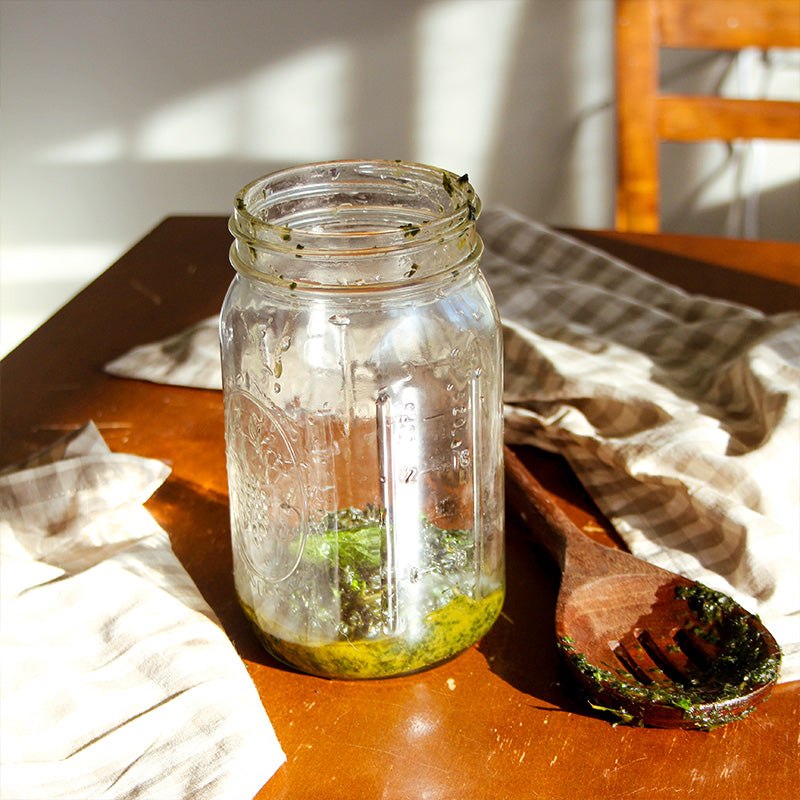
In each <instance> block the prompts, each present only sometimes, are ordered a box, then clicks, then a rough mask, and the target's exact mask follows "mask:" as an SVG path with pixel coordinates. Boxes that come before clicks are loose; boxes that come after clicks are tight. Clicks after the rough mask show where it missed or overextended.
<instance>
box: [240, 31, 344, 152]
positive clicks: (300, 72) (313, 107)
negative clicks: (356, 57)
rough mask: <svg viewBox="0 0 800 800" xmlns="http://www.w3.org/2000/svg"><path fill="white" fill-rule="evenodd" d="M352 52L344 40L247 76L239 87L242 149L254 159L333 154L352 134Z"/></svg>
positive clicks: (300, 54) (342, 146)
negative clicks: (349, 126) (349, 122)
mask: <svg viewBox="0 0 800 800" xmlns="http://www.w3.org/2000/svg"><path fill="white" fill-rule="evenodd" d="M352 84H353V74H352V56H351V51H350V49H349V47H347V46H346V45H344V44H330V45H327V46H323V47H319V48H316V49H314V50H309V51H307V52H304V53H299V54H297V55H295V56H293V57H292V58H290V59H287V60H285V61H283V62H280V63H278V64H274V65H271V66H270V67H268V68H267V69H264V70H263V71H262V72H260V73H258V74H257V75H255V76H253V77H251V78H250V79H249V80H248V81H247V82H246V84H245V86H244V88H243V91H242V108H241V112H240V113H241V117H240V118H239V119H238V120H237V122H238V124H239V125H240V130H241V131H242V135H243V138H242V141H241V142H240V147H241V151H242V152H243V153H244V154H245V155H247V156H248V157H251V158H255V159H270V160H273V161H293V162H300V161H316V160H320V159H325V158H335V157H336V156H338V155H340V154H341V153H342V152H344V151H345V150H346V149H347V145H348V142H349V139H350V136H349V131H348V116H349V114H348V111H349V109H350V107H351V98H350V96H349V95H350V87H351V86H352Z"/></svg>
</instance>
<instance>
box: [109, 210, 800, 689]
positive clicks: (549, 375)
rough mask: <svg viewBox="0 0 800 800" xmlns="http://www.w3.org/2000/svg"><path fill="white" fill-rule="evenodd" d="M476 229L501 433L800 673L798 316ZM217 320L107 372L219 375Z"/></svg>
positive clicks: (199, 381)
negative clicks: (748, 619)
mask: <svg viewBox="0 0 800 800" xmlns="http://www.w3.org/2000/svg"><path fill="white" fill-rule="evenodd" d="M479 228H480V232H481V235H482V237H483V239H484V243H485V246H486V251H485V254H484V258H483V261H482V263H481V268H482V270H483V272H484V274H485V275H486V278H487V280H488V282H489V285H490V286H491V288H492V291H493V293H494V296H495V299H496V301H497V304H498V307H499V309H500V314H501V317H502V320H503V326H504V336H505V348H504V349H505V401H506V438H507V440H508V441H509V442H511V443H530V444H535V445H537V446H539V447H542V448H545V449H547V450H551V451H556V452H559V453H561V454H563V455H564V456H565V457H566V458H567V460H568V461H569V463H570V464H571V466H572V467H573V469H574V470H575V472H576V474H577V475H578V477H579V478H580V480H581V482H582V483H583V484H584V486H585V487H586V489H587V490H588V491H589V493H590V494H591V495H592V497H593V498H594V500H595V501H596V503H597V504H598V506H599V507H600V508H601V509H602V511H603V512H604V513H605V515H606V516H607V517H608V519H609V520H610V521H611V522H612V524H613V525H614V526H615V528H616V529H617V531H618V532H619V533H620V535H621V536H622V537H623V539H624V540H625V541H626V543H627V544H628V546H629V547H630V549H631V551H632V552H633V553H634V554H635V555H637V556H639V557H640V558H643V559H645V560H647V561H650V562H652V563H654V564H657V565H659V566H661V567H664V568H665V569H669V570H672V571H674V572H678V573H680V574H683V575H686V576H687V577H689V578H692V579H694V580H700V581H702V582H703V583H705V584H706V585H708V586H710V587H712V588H714V589H717V590H719V591H723V592H725V593H727V594H729V595H731V596H732V597H734V598H735V599H736V600H737V601H738V602H739V603H741V604H742V605H743V606H744V607H746V608H748V609H749V610H750V611H753V612H754V613H758V614H760V615H761V617H762V618H763V620H764V622H765V623H766V624H767V626H768V627H769V629H770V630H771V632H772V633H773V635H774V636H775V638H776V639H777V640H778V641H779V643H780V644H781V646H782V647H783V650H784V661H783V672H782V678H781V679H782V680H783V681H786V680H790V679H797V678H800V313H786V314H779V315H774V316H766V315H764V314H762V313H760V312H758V311H755V310H753V309H750V308H746V307H743V306H739V305H735V304H732V303H726V302H722V301H718V300H712V299H709V298H705V297H699V296H691V295H687V294H686V293H684V292H682V291H680V290H679V289H676V288H675V287H672V286H669V285H667V284H665V283H663V282H662V281H659V280H656V279H654V278H651V277H649V276H647V275H646V274H644V273H643V272H641V271H639V270H636V269H634V268H633V267H631V266H629V265H627V264H625V263H623V262H621V261H619V260H617V259H614V258H612V257H610V256H609V255H608V254H606V253H603V252H601V251H599V250H595V249H593V248H590V247H588V246H586V245H584V244H583V243H580V242H577V241H575V240H573V239H570V238H569V237H567V236H564V235H562V234H559V233H556V232H554V231H552V230H550V229H548V228H546V227H544V226H542V225H539V224H536V223H534V222H532V221H530V220H527V219H525V218H523V217H520V216H518V215H516V214H514V213H512V212H508V211H505V210H501V209H492V210H488V211H486V212H484V214H483V216H482V217H481V219H480V221H479ZM216 330H217V319H216V318H212V319H208V320H205V321H203V322H202V323H200V324H199V325H198V326H196V327H195V328H193V329H190V330H188V331H185V332H182V333H179V334H176V336H175V337H173V338H172V339H169V340H167V341H166V342H161V343H154V344H151V345H145V346H143V347H140V348H137V349H136V350H134V351H132V352H130V353H128V354H126V355H124V356H123V357H122V358H120V359H119V360H118V361H117V362H115V363H114V364H113V365H110V367H109V370H110V371H112V372H114V373H115V374H118V375H125V376H129V377H136V378H144V379H149V380H155V381H163V382H169V383H172V382H177V383H180V382H182V381H183V376H184V375H190V376H191V379H190V380H187V381H186V385H194V386H203V387H206V388H219V386H220V375H219V355H218V353H217V352H216V350H215V349H213V348H212V347H211V345H210V344H209V342H210V341H211V340H212V338H213V337H215V336H216ZM172 353H180V354H181V359H180V362H179V363H178V362H177V361H176V359H174V357H173V356H172V355H171V354H172ZM176 369H177V370H180V371H179V372H176Z"/></svg>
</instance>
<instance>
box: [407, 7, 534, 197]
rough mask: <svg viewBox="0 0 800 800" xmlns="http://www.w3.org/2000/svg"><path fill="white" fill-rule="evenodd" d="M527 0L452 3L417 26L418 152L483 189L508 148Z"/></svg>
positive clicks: (423, 16)
mask: <svg viewBox="0 0 800 800" xmlns="http://www.w3.org/2000/svg"><path fill="white" fill-rule="evenodd" d="M525 4H526V3H525V0H505V2H502V3H499V2H495V1H494V0H447V2H441V3H437V4H435V5H431V6H428V7H426V8H425V9H424V10H423V11H422V12H421V13H420V15H419V18H418V25H417V37H418V43H419V45H418V54H417V55H418V58H417V60H416V65H417V66H416V69H417V82H416V86H415V89H416V102H417V106H416V119H415V125H414V136H415V142H414V144H415V153H414V157H415V158H416V159H417V160H418V161H422V162H425V163H429V164H436V165H437V166H441V167H444V168H446V169H451V170H453V171H454V172H463V171H464V170H465V169H467V168H468V169H469V175H470V179H471V182H472V184H473V185H474V186H475V187H476V188H477V189H478V191H479V192H480V191H481V187H482V186H485V185H487V184H488V179H489V170H490V168H491V164H490V163H489V162H490V158H491V156H492V154H493V148H495V147H501V146H502V143H501V142H499V141H498V140H499V138H500V136H501V134H502V131H501V128H500V123H501V121H502V119H503V111H504V109H503V102H504V100H505V99H506V97H507V93H508V88H509V84H510V81H511V79H512V75H511V70H512V65H513V57H514V46H513V45H514V36H515V32H516V31H517V29H518V27H519V24H520V21H521V16H522V13H523V11H524V8H525Z"/></svg>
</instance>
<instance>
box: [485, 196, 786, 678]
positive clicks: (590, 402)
mask: <svg viewBox="0 0 800 800" xmlns="http://www.w3.org/2000/svg"><path fill="white" fill-rule="evenodd" d="M481 223H482V225H481V234H482V236H483V238H484V241H485V244H486V255H485V257H484V260H483V262H482V264H481V266H482V269H483V272H484V274H485V275H486V278H487V280H488V281H489V284H490V285H491V287H492V290H493V293H494V296H495V300H496V301H497V304H498V307H499V309H500V314H501V317H502V319H503V321H504V336H505V340H504V341H505V346H504V353H505V402H506V439H507V441H509V442H511V443H518V444H521V443H528V444H535V445H538V446H540V447H543V448H545V449H548V450H552V451H557V452H559V453H561V454H562V455H563V456H565V457H566V459H567V460H568V461H569V463H570V465H571V466H572V468H573V469H574V471H575V473H576V474H577V476H578V477H579V478H580V480H581V482H582V483H583V485H584V486H585V487H586V489H587V490H588V491H589V493H590V494H591V496H592V497H593V499H594V500H595V502H596V503H597V504H598V506H599V507H600V509H601V510H602V511H603V512H604V514H605V515H606V516H607V517H608V519H609V520H610V521H611V522H612V524H613V525H614V527H615V529H616V530H617V531H618V532H619V533H620V535H621V536H622V537H623V539H624V540H625V542H626V543H627V544H628V546H629V547H630V549H631V551H632V552H633V553H634V554H635V555H637V556H639V557H640V558H643V559H645V560H646V561H650V562H652V563H654V564H657V565H658V566H660V567H663V568H665V569H668V570H671V571H673V572H677V573H680V574H682V575H685V576H687V577H689V578H692V579H694V580H699V581H702V582H703V583H705V584H706V585H708V586H710V587H712V588H715V589H718V590H720V591H723V592H725V593H726V594H729V595H731V596H732V597H734V598H735V599H736V600H737V601H738V602H739V603H741V604H742V605H743V606H744V607H746V608H748V609H749V610H751V611H753V612H755V613H758V614H759V615H760V616H761V617H762V619H763V620H764V622H765V624H766V625H767V627H768V628H769V629H770V631H771V632H772V633H773V635H774V636H775V637H776V639H777V640H778V641H779V642H780V644H781V645H782V648H783V650H784V663H783V672H782V680H784V681H786V680H791V679H796V678H800V314H798V313H786V314H780V315H774V316H771V317H770V316H765V315H764V314H762V313H760V312H758V311H755V310H753V309H750V308H745V307H743V306H738V305H734V304H730V303H725V302H721V301H717V300H711V299H708V298H704V297H697V296H689V295H687V294H685V293H684V292H682V291H680V290H678V289H676V288H674V287H671V286H667V285H665V284H664V283H663V282H661V281H657V280H655V279H652V278H650V277H648V276H647V275H645V274H644V273H642V272H640V271H638V270H635V269H633V268H631V267H630V266H628V265H626V264H624V263H622V262H620V261H618V260H615V259H613V258H610V257H609V256H608V255H607V254H605V253H602V252H600V251H597V250H594V249H592V248H589V247H587V246H586V245H584V244H583V243H579V242H577V241H575V240H571V239H569V238H568V237H565V236H563V235H560V234H556V233H555V232H553V231H551V230H548V229H547V228H545V227H543V226H540V225H537V224H535V223H532V222H531V221H529V220H526V219H523V218H521V217H519V216H517V215H515V214H512V213H508V212H504V211H491V212H488V213H486V214H485V215H484V217H483V218H482V219H481Z"/></svg>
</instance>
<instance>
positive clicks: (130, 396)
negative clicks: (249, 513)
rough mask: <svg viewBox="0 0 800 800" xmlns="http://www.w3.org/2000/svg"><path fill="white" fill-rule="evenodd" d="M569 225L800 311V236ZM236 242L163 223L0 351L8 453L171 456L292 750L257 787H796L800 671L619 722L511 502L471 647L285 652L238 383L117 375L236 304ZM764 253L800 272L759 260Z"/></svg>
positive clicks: (172, 490) (550, 793)
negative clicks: (247, 496)
mask: <svg viewBox="0 0 800 800" xmlns="http://www.w3.org/2000/svg"><path fill="white" fill-rule="evenodd" d="M571 233H572V234H573V235H575V236H577V237H579V238H582V239H584V240H585V241H587V242H590V243H592V244H594V245H597V246H601V247H605V248H606V249H608V250H609V251H611V252H614V253H617V254H619V255H622V256H623V257H625V258H626V259H628V260H629V261H630V262H631V263H634V264H636V265H638V266H640V267H642V268H643V269H645V270H648V271H650V272H652V273H653V274H656V275H659V276H661V277H663V278H667V279H669V280H671V281H672V282H673V283H676V284H678V285H682V286H683V287H684V288H686V289H688V290H690V291H695V292H703V293H704V294H709V295H712V296H717V297H725V298H727V299H732V300H736V301H740V302H746V303H748V304H750V305H754V306H757V307H760V308H762V309H763V310H765V311H770V312H772V311H781V310H787V309H797V308H800V290H798V286H797V285H798V283H800V278H799V277H798V276H800V245H791V244H789V245H787V244H780V245H778V244H771V243H765V242H747V243H744V242H743V243H736V242H731V241H730V240H725V241H723V240H718V239H708V238H704V237H674V236H673V237H670V236H666V235H664V236H661V235H658V234H653V235H641V234H639V235H634V234H630V235H625V234H614V233H604V232H600V231H595V232H588V231H571ZM229 242H230V237H229V234H228V231H227V227H226V220H225V219H224V218H223V217H171V218H168V219H166V220H164V221H163V222H162V223H161V224H159V225H158V226H157V227H156V228H155V229H154V230H153V231H151V232H150V233H149V234H148V235H147V236H145V237H144V239H142V240H141V241H140V242H139V243H138V244H137V245H136V246H135V247H133V248H132V249H131V250H130V251H129V252H128V253H127V254H126V255H124V256H123V257H122V258H121V259H120V260H119V261H118V262H117V263H116V264H114V265H113V266H112V267H110V268H109V269H108V270H107V271H106V272H105V273H103V274H102V275H101V276H100V277H99V278H97V280H95V281H94V282H93V283H92V284H91V285H90V286H88V287H87V288H86V289H85V290H84V291H83V292H81V293H80V294H79V295H78V296H77V297H75V298H74V299H73V300H72V301H70V302H69V303H68V304H67V305H66V306H65V307H64V308H63V309H61V310H60V311H59V312H58V313H57V314H55V315H54V316H53V317H52V318H51V319H50V320H48V321H47V322H46V323H45V324H44V325H43V326H42V327H41V328H40V329H39V330H37V331H36V332H34V333H33V334H32V335H31V336H30V338H28V339H27V340H26V341H24V342H23V343H22V344H21V345H20V346H19V347H17V348H16V349H15V350H13V351H12V352H11V353H9V355H8V356H7V357H6V358H5V359H4V360H3V361H2V365H0V391H1V393H2V394H1V397H0V402H1V403H2V405H0V467H1V466H4V465H6V464H9V463H12V462H15V461H17V460H20V459H22V458H24V457H26V456H28V455H30V454H32V453H33V452H35V451H36V450H38V449H40V448H41V447H43V446H45V445H47V444H49V443H50V442H52V441H53V440H54V439H55V438H57V437H58V436H60V435H62V434H63V433H64V432H66V431H70V430H73V429H75V428H77V427H79V426H81V425H83V424H84V423H85V422H86V421H87V420H90V419H91V420H94V422H95V423H96V425H97V426H98V428H99V429H100V431H101V433H102V434H103V436H104V437H105V439H106V441H107V442H108V444H109V446H110V447H111V448H112V450H115V451H121V452H128V453H135V454H138V455H142V456H148V457H152V458H157V459H161V460H162V461H165V462H167V463H168V464H169V465H170V466H171V467H172V474H171V476H170V477H169V479H168V480H167V481H166V483H165V484H164V485H163V486H162V488H161V489H159V491H158V492H157V493H156V494H155V495H154V496H153V498H152V499H151V500H150V501H149V502H148V504H147V507H148V509H149V510H150V512H151V513H152V514H153V516H154V517H155V518H156V519H157V520H158V522H159V523H160V524H161V525H162V526H163V527H164V529H165V530H166V531H167V532H168V533H169V535H170V538H171V540H172V543H173V547H174V549H175V552H176V554H177V556H178V557H179V558H180V560H181V561H182V562H183V564H184V565H185V567H186V569H187V570H188V572H189V573H190V575H191V576H192V578H193V579H194V580H195V582H196V584H197V586H198V587H199V589H200V591H201V592H202V593H203V595H204V596H205V598H206V599H207V600H208V602H209V603H210V605H211V606H212V608H213V609H214V611H215V612H216V613H217V615H218V617H219V619H220V620H221V622H222V625H223V626H224V628H225V630H226V631H227V633H228V635H229V636H230V638H231V640H232V641H233V643H234V645H235V647H236V649H237V650H238V652H239V653H240V655H241V657H242V659H243V660H244V662H245V664H246V666H247V669H248V671H249V673H250V675H251V676H252V678H253V681H254V683H255V685H256V687H257V688H258V691H259V693H260V696H261V699H262V701H263V703H264V707H265V708H266V710H267V712H268V714H269V717H270V719H271V721H272V723H273V725H274V727H275V731H276V733H277V736H278V739H279V740H280V742H281V745H282V747H283V748H284V751H285V753H286V756H287V763H286V764H285V765H284V766H283V767H281V769H280V770H278V772H277V773H276V774H275V776H274V777H273V778H272V779H271V780H270V781H269V782H268V783H267V785H266V786H265V787H264V788H263V789H262V790H261V792H260V793H259V795H258V797H259V798H287V799H288V798H324V799H325V800H338V799H339V798H341V799H342V800H344V799H345V798H346V800H357V799H358V798H389V799H390V800H391V799H393V798H414V799H415V800H416V799H421V798H429V799H430V800H445V799H447V800H453V799H454V798H458V799H459V800H460V799H462V798H469V799H470V800H473V799H474V800H482V799H483V798H490V799H492V798H513V799H514V800H525V799H527V798H547V799H548V800H561V799H562V798H563V799H564V800H566V799H567V798H569V799H570V800H602V798H627V797H635V798H647V800H655V799H656V798H670V800H672V799H673V798H676V797H698V798H720V800H721V799H722V798H725V800H731V798H743V799H744V800H753V799H756V798H770V800H789V799H790V798H792V799H794V798H797V797H798V793H799V792H800V789H798V779H797V775H798V764H799V763H800V744H799V742H800V682H795V683H790V684H782V685H779V686H778V687H777V688H776V689H775V691H774V692H773V693H772V696H771V697H770V698H769V699H768V700H767V701H766V702H765V703H764V704H763V705H762V706H761V707H759V708H758V709H757V710H756V711H755V712H754V713H753V714H752V715H751V716H750V717H748V718H746V719H744V720H741V721H738V722H733V723H730V724H728V725H726V726H724V727H722V728H719V729H717V730H714V731H711V732H699V731H679V730H658V729H646V728H635V727H625V726H618V727H615V726H613V725H612V724H611V723H610V722H609V720H608V719H607V718H605V717H604V716H603V715H602V714H601V713H599V712H596V711H593V710H592V709H591V708H590V707H589V706H587V705H586V704H585V703H584V701H583V700H582V699H581V697H580V695H579V694H578V692H577V691H576V690H575V687H574V686H573V685H572V684H571V682H570V680H569V678H568V677H567V675H566V673H565V672H564V671H563V670H562V667H561V665H560V663H559V661H558V658H557V651H556V644H555V640H554V634H553V613H554V606H555V597H556V591H557V587H558V580H559V577H558V573H557V571H556V569H555V567H554V566H553V564H552V563H551V562H550V560H549V557H548V556H547V555H546V553H545V552H544V551H543V550H540V549H539V548H538V547H537V546H536V545H534V544H533V543H532V542H531V541H530V540H529V539H528V538H527V537H526V534H525V530H524V528H523V527H522V525H521V524H520V523H519V521H518V520H517V519H516V517H514V515H513V513H512V512H509V517H508V524H507V546H508V569H507V580H508V592H507V599H506V602H505V606H504V608H503V612H502V615H501V617H500V619H499V620H498V622H497V623H496V624H495V626H494V627H493V628H492V630H491V631H490V632H489V634H488V635H487V636H486V637H485V638H484V639H483V640H482V641H481V642H479V643H478V644H477V645H475V646H474V647H472V648H470V649H469V650H468V651H466V652H465V653H463V654H462V655H460V656H459V657H457V658H456V659H454V660H452V661H450V662H449V663H446V664H444V665H442V666H439V667H437V668H435V669H432V670H429V671H427V672H423V673H420V674H417V675H413V676H409V677H403V678H394V679H389V680H383V681H359V682H347V681H334V680H325V679H321V678H316V677H311V676H307V675H303V674H300V673H297V672H294V671H292V670H290V669H288V668H286V667H284V666H282V665H280V664H279V663H277V662H276V661H275V660H273V659H272V658H271V657H270V656H268V655H267V653H266V652H265V651H263V650H262V649H261V647H260V645H259V644H258V642H257V640H256V639H255V637H254V635H253V634H252V633H251V631H250V629H249V627H248V623H247V622H246V620H245V618H244V617H243V615H242V613H241V612H240V610H239V607H238V605H237V601H236V598H235V595H234V589H233V581H232V575H231V549H230V538H229V537H230V524H229V519H228V500H227V480H226V474H225V453H224V440H223V412H222V395H221V393H220V392H214V391H206V390H200V389H187V388H179V387H169V386H161V385H155V384H150V383H146V382H142V381H135V380H125V379H120V378H113V377H110V376H108V375H106V374H104V372H103V365H104V364H105V363H107V362H108V361H110V360H111V359H112V358H114V357H115V356H118V355H120V354H121V353H123V352H125V351H127V350H128V349H129V348H131V347H133V346H134V345H137V344H143V343H145V342H148V341H153V340H156V339H159V338H161V337H165V336H168V335H170V334H173V333H176V332H178V331H180V330H181V329H183V328H184V327H186V326H188V325H190V324H191V323H194V322H197V321H198V320H200V319H203V318H204V317H206V316H209V315H211V314H215V313H217V312H218V311H219V308H220V306H221V303H222V299H223V296H224V294H225V291H226V288H227V286H228V284H229V282H230V280H231V278H232V276H233V272H232V270H231V268H230V266H229V263H228V257H227V250H228V245H229ZM775 265H777V266H775ZM781 265H783V266H781ZM792 265H793V266H794V268H795V271H794V272H793V271H792V269H791V267H792ZM751 266H755V268H757V269H761V270H762V273H763V274H765V275H773V276H775V275H778V276H783V277H784V278H785V279H788V280H789V281H792V282H791V283H787V282H780V281H776V280H773V279H770V278H765V277H762V276H758V275H753V274H749V272H748V270H749V269H750V267H751ZM770 270H772V271H770ZM523 455H524V457H525V458H526V460H527V461H528V463H529V464H530V465H532V467H533V468H534V470H535V472H536V474H537V477H538V478H539V480H540V481H541V483H542V484H543V485H544V486H545V488H546V489H547V490H548V491H549V492H550V493H551V494H552V495H553V497H554V498H555V499H556V502H558V503H559V505H561V507H562V508H563V509H564V510H565V511H566V512H567V514H568V516H570V517H571V518H572V519H573V520H574V521H575V522H577V523H578V524H579V525H580V526H581V527H582V528H583V530H584V531H585V532H586V533H587V534H588V535H590V536H592V537H593V538H597V539H600V540H602V541H606V542H613V541H614V536H613V532H611V531H610V530H609V527H608V525H607V523H606V522H605V520H604V519H603V518H602V516H601V515H600V513H599V512H598V511H597V510H596V508H595V507H594V506H593V504H592V502H591V501H590V500H589V498H588V497H587V496H586V495H585V493H584V492H583V489H582V487H581V486H580V484H579V483H578V482H577V481H576V479H575V477H574V476H573V474H572V473H571V471H570V470H569V468H568V467H567V466H566V465H565V463H564V462H563V461H562V460H561V459H560V458H558V457H557V456H553V455H548V454H546V453H543V452H540V451H537V450H533V449H527V450H526V451H525V452H524V453H523Z"/></svg>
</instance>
